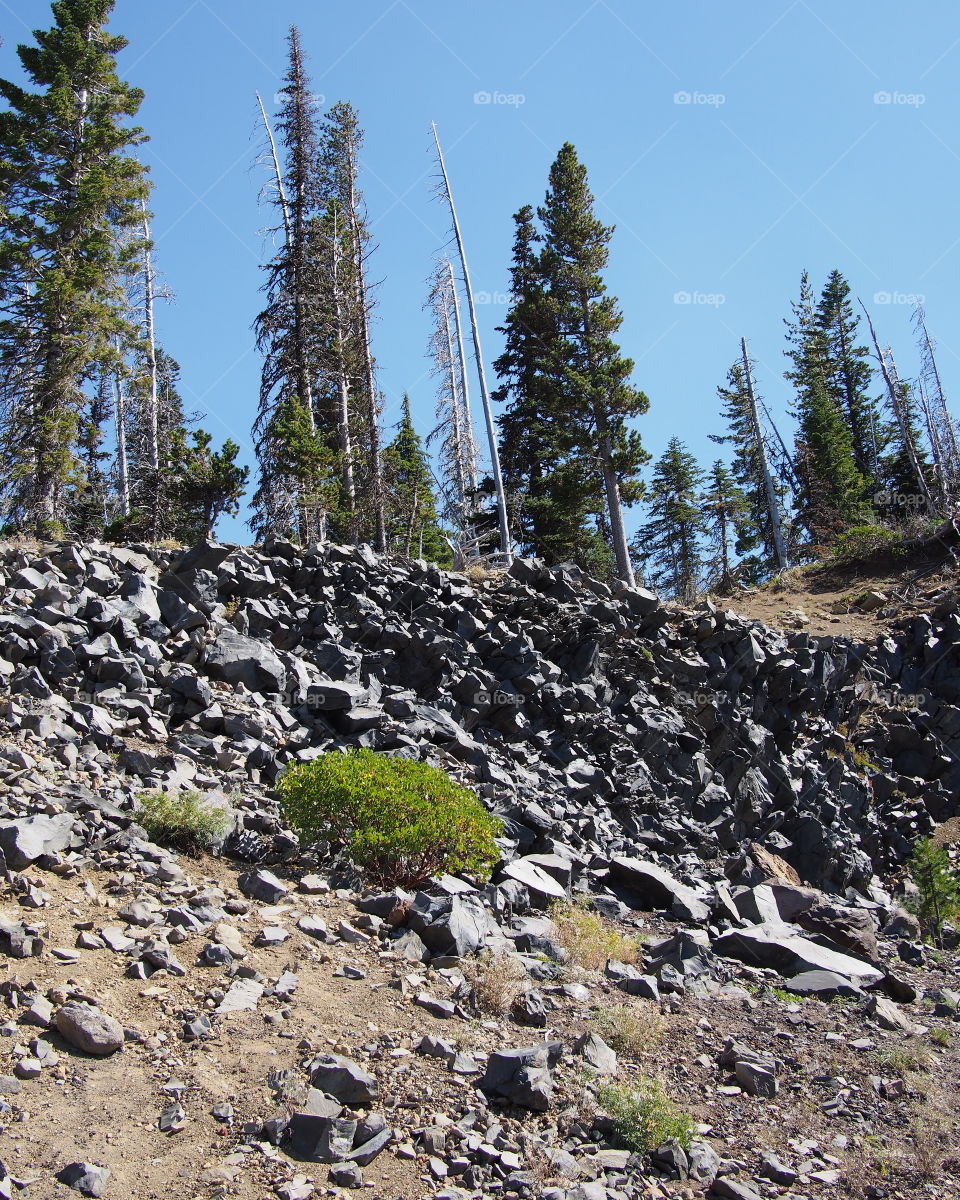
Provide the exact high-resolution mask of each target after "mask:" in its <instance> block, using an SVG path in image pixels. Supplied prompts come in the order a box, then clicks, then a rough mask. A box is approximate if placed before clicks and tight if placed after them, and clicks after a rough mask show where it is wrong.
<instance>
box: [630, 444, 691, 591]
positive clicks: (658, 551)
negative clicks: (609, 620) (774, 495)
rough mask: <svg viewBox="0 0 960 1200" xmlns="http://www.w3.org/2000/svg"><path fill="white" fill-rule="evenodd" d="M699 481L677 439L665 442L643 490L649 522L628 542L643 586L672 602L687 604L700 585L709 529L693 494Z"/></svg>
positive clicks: (687, 455) (686, 453)
mask: <svg viewBox="0 0 960 1200" xmlns="http://www.w3.org/2000/svg"><path fill="white" fill-rule="evenodd" d="M703 481H704V473H703V471H702V470H701V469H700V468H699V467H698V466H697V462H696V459H695V458H694V457H693V455H692V454H691V453H690V452H689V451H688V450H687V448H686V446H685V445H684V444H683V442H682V441H681V440H680V439H679V438H677V437H674V438H671V439H670V441H669V442H668V443H667V448H666V450H665V451H664V453H663V455H662V457H661V458H659V459H658V460H657V462H656V464H655V465H654V468H653V478H652V479H651V481H650V486H649V488H648V490H647V497H646V498H647V506H648V509H649V513H650V517H649V520H647V521H646V522H644V524H643V525H641V527H640V529H639V531H638V533H637V536H636V538H635V540H634V543H633V549H634V553H635V554H636V555H637V557H638V558H639V559H640V561H641V562H642V563H643V568H644V575H645V577H646V579H647V580H648V582H649V583H651V584H652V585H653V586H654V587H655V588H657V589H658V590H660V591H662V592H664V593H666V594H667V595H668V596H671V597H673V598H675V599H678V600H685V601H689V600H692V599H693V598H694V597H695V596H696V594H697V592H698V590H699V588H700V585H701V582H702V577H703V569H704V566H705V556H704V549H703V539H704V538H705V537H706V536H707V534H708V531H709V530H708V523H707V518H706V515H705V513H704V510H703V508H702V507H701V502H700V494H699V493H700V489H701V487H702V486H703Z"/></svg>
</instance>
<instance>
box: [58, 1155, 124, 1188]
mask: <svg viewBox="0 0 960 1200" xmlns="http://www.w3.org/2000/svg"><path fill="white" fill-rule="evenodd" d="M110 1174H111V1172H110V1168H109V1167H98V1166H95V1165H94V1164H93V1163H86V1162H74V1163H69V1164H68V1165H67V1166H65V1167H64V1168H63V1169H62V1170H60V1171H58V1172H57V1179H58V1180H59V1181H60V1183H65V1184H66V1185H67V1187H71V1188H73V1190H74V1191H75V1192H80V1193H81V1194H82V1195H84V1196H102V1195H103V1193H104V1191H105V1190H106V1186H107V1182H108V1180H109V1179H110Z"/></svg>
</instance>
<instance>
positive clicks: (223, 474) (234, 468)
mask: <svg viewBox="0 0 960 1200" xmlns="http://www.w3.org/2000/svg"><path fill="white" fill-rule="evenodd" d="M177 440H178V441H179V443H180V452H181V454H182V462H183V468H182V471H181V473H180V477H179V479H178V481H177V487H176V491H175V493H174V495H175V499H176V503H177V521H176V525H175V527H174V536H176V537H177V538H178V539H179V540H181V541H183V542H186V543H187V544H188V545H189V544H190V543H192V542H196V541H199V540H200V539H201V538H205V537H209V536H210V535H211V534H212V533H213V530H214V527H215V526H216V524H217V521H218V520H219V519H220V517H222V516H236V514H237V513H238V512H239V510H240V500H241V498H242V496H243V493H244V491H245V490H246V486H247V479H248V477H249V474H250V471H249V468H248V467H240V466H238V465H237V462H236V459H237V455H238V454H239V453H240V447H239V446H238V445H237V443H236V442H234V441H233V440H232V439H230V438H227V440H226V441H225V442H224V443H223V446H222V448H221V449H220V450H213V449H212V448H211V441H212V440H213V439H212V438H211V437H210V434H209V433H207V432H206V431H205V430H203V429H196V430H194V431H193V432H192V433H191V434H190V439H189V444H188V443H187V440H186V439H185V438H184V439H183V440H180V439H179V438H178V439H177Z"/></svg>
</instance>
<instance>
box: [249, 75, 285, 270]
mask: <svg viewBox="0 0 960 1200" xmlns="http://www.w3.org/2000/svg"><path fill="white" fill-rule="evenodd" d="M257 104H259V105H260V116H261V117H263V127H264V129H265V130H266V131H267V141H268V142H269V144H270V156H271V158H272V159H273V170H274V173H275V174H276V177H277V200H278V203H279V205H280V212H281V213H282V214H283V234H284V244H285V245H287V246H289V245H290V238H291V231H290V204H289V201H288V200H287V189H286V188H285V187H284V185H283V171H282V170H281V169H280V155H279V154H278V153H277V142H276V139H275V138H274V136H273V129H272V128H271V126H270V119H269V117H268V116H267V110H266V109H265V108H264V107H263V100H262V99H261V96H260V93H259V92H257Z"/></svg>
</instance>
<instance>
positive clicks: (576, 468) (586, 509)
mask: <svg viewBox="0 0 960 1200" xmlns="http://www.w3.org/2000/svg"><path fill="white" fill-rule="evenodd" d="M537 216H538V217H539V220H540V223H541V226H542V232H541V231H538V229H537V227H536V225H535V223H534V219H533V212H532V210H531V209H530V208H524V209H521V210H520V212H518V213H517V215H516V217H515V218H514V220H515V222H516V236H515V241H514V259H513V269H512V272H511V278H512V293H513V303H512V305H511V308H510V311H509V313H508V315H507V319H506V322H505V324H504V326H503V330H502V331H503V333H504V334H505V337H506V346H505V350H504V353H503V354H502V355H501V357H500V358H499V359H498V360H497V362H496V364H495V366H496V370H497V373H498V375H499V376H500V378H501V380H502V383H501V386H500V388H499V389H498V391H497V392H496V393H495V396H496V398H497V399H499V400H500V401H501V402H502V403H505V404H506V405H507V408H506V411H505V412H504V414H503V415H502V416H501V418H500V430H501V436H502V458H503V462H504V476H505V480H506V482H507V487H508V490H509V491H510V493H511V495H512V501H513V507H514V511H515V512H516V514H517V517H518V521H519V531H520V537H521V541H522V543H523V545H524V548H525V550H527V551H528V552H533V553H537V554H541V555H544V556H545V557H546V558H547V559H548V560H550V561H553V562H556V561H562V560H563V559H566V558H572V559H573V560H574V561H576V562H579V563H580V564H581V565H583V566H585V567H586V568H587V569H588V570H592V571H594V572H595V573H598V574H607V573H609V559H610V557H611V553H612V556H613V559H614V561H615V564H616V566H615V569H616V573H617V574H618V575H619V577H620V578H621V579H623V580H625V581H626V582H632V579H633V572H632V566H631V563H630V556H629V549H628V546H627V541H626V534H625V532H624V526H623V506H624V505H628V504H633V503H634V502H635V501H636V500H637V499H638V498H639V496H640V494H641V487H640V483H639V480H638V478H637V472H638V471H639V469H640V467H641V466H642V465H643V463H644V462H646V461H647V458H648V457H649V456H648V455H647V454H646V452H645V451H644V450H643V447H642V445H641V442H640V437H639V435H638V434H637V432H636V431H635V430H633V429H631V428H630V427H629V425H628V422H629V421H630V420H631V419H632V418H633V417H635V416H637V415H639V414H640V413H643V412H646V410H647V408H648V407H649V402H648V400H647V398H646V396H645V395H644V394H643V393H642V392H641V391H639V390H638V389H637V388H635V387H634V386H633V385H632V384H631V383H630V375H631V373H632V371H633V363H632V362H631V361H630V360H629V359H626V358H624V357H623V356H622V355H621V353H620V349H619V347H618V346H617V345H616V343H615V341H614V340H613V339H614V335H615V334H616V333H617V331H618V330H619V328H620V325H621V322H622V316H621V314H620V312H619V310H618V308H617V302H616V300H615V299H614V298H613V297H612V296H609V295H607V292H606V287H605V285H604V282H603V278H602V272H603V269H604V268H605V266H606V265H607V259H608V253H609V251H608V246H609V242H610V238H611V236H612V233H613V230H612V228H610V227H608V226H605V225H603V224H601V222H600V221H598V220H597V218H596V216H595V215H594V212H593V196H592V194H591V192H590V188H589V186H588V184H587V174H586V169H585V168H584V167H583V165H582V164H581V163H580V162H579V160H578V159H577V154H576V151H575V149H574V148H573V146H571V145H570V144H569V143H567V144H565V145H564V146H563V147H562V149H561V150H560V153H559V155H558V156H557V159H556V161H555V162H554V164H553V166H552V167H551V169H550V186H549V189H548V191H547V195H546V199H545V201H544V204H543V206H542V207H541V208H539V209H538V210H537Z"/></svg>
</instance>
